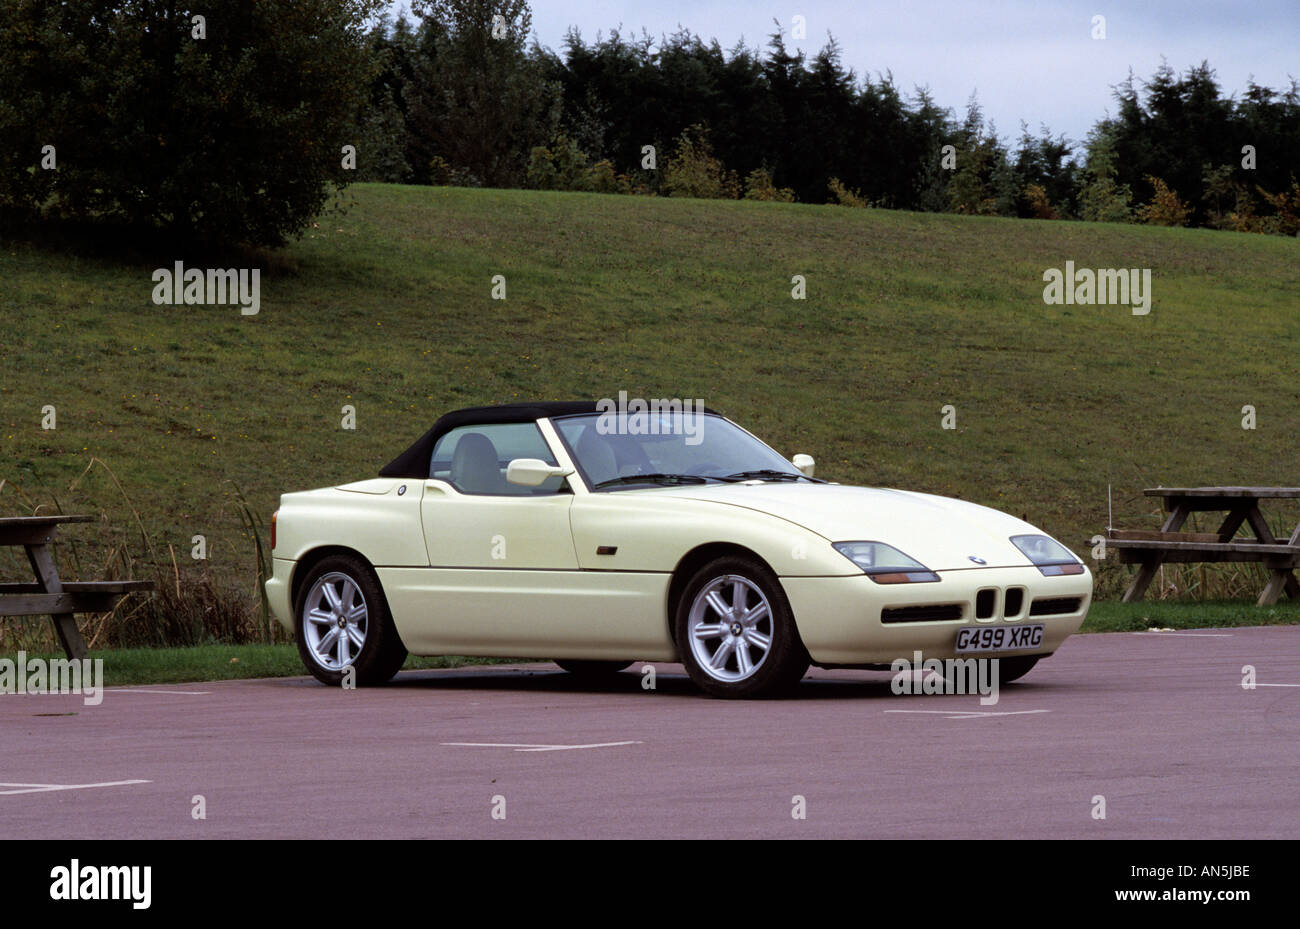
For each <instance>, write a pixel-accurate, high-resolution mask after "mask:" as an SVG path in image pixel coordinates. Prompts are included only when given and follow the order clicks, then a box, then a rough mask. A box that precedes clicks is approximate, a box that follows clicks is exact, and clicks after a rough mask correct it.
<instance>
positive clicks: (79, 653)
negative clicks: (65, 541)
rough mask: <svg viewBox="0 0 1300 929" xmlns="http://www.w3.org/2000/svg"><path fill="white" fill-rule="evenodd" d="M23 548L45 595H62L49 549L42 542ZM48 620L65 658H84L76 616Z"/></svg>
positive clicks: (63, 614) (62, 614) (69, 615)
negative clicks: (52, 624) (52, 625)
mask: <svg viewBox="0 0 1300 929" xmlns="http://www.w3.org/2000/svg"><path fill="white" fill-rule="evenodd" d="M25 547H26V549H27V560H28V562H29V563H30V564H31V566H32V572H33V573H34V574H35V575H36V581H37V583H39V584H40V585H41V587H42V588H43V589H44V590H45V592H46V593H50V594H58V593H63V584H62V582H60V581H59V571H58V568H57V567H55V564H54V558H53V557H52V556H51V555H50V547H49V546H48V545H46V544H45V543H43V542H42V543H37V544H31V545H27V546H25ZM50 619H51V620H52V621H53V623H54V631H55V632H56V633H58V636H59V642H60V643H61V644H62V645H63V651H64V652H65V653H66V654H67V656H68V657H69V658H75V659H78V660H80V659H82V658H85V657H86V656H87V655H88V654H89V652H88V650H87V649H86V641H85V640H84V639H83V638H82V637H81V631H80V630H79V629H77V618H76V616H75V615H74V614H72V613H59V614H57V615H54V616H51V617H50Z"/></svg>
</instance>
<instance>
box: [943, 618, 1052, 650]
mask: <svg viewBox="0 0 1300 929" xmlns="http://www.w3.org/2000/svg"><path fill="white" fill-rule="evenodd" d="M1042 644H1043V624H1042V623H1034V624H1033V625H1020V626H982V627H981V626H964V627H962V628H961V629H958V630H957V654H959V655H961V654H966V653H968V652H1009V651H1017V650H1019V649H1022V648H1038V647H1039V646H1040V645H1042Z"/></svg>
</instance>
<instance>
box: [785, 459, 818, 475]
mask: <svg viewBox="0 0 1300 929" xmlns="http://www.w3.org/2000/svg"><path fill="white" fill-rule="evenodd" d="M790 463H791V464H792V465H794V466H795V467H796V468H798V469H799V473H800V474H802V475H803V476H804V477H812V476H813V471H814V470H816V468H817V462H815V461H813V456H812V455H795V456H794V457H793V458H791V459H790Z"/></svg>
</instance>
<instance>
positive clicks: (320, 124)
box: [0, 0, 380, 245]
mask: <svg viewBox="0 0 1300 929" xmlns="http://www.w3.org/2000/svg"><path fill="white" fill-rule="evenodd" d="M379 4H380V0H209V2H206V3H205V4H203V6H202V10H201V13H196V15H201V16H202V17H203V19H202V21H201V22H200V21H197V20H196V18H195V15H191V11H190V9H189V5H188V4H174V3H169V4H159V3H156V2H150V0H63V2H60V3H57V4H51V3H46V2H41V0H6V2H5V3H3V4H0V209H3V210H5V211H6V212H8V213H10V214H13V213H21V214H23V215H26V216H28V217H31V216H34V215H47V216H49V215H60V216H68V217H75V218H79V219H86V220H93V221H101V222H111V223H114V224H122V225H125V226H127V227H129V228H133V229H136V230H141V231H143V230H146V229H163V230H166V232H167V233H168V235H169V236H170V237H172V238H175V239H180V238H183V239H198V240H205V241H213V242H226V243H233V242H245V243H251V244H256V245H278V244H281V243H283V242H284V241H285V239H286V238H287V237H288V236H291V235H293V234H296V233H298V232H300V231H301V230H302V229H304V228H305V227H306V226H307V224H308V223H309V222H310V221H311V220H312V218H313V217H314V216H316V215H317V214H318V213H319V212H320V211H321V209H322V208H323V207H324V206H325V204H326V202H327V200H328V199H329V197H330V195H331V194H332V193H333V192H334V191H336V190H338V189H340V188H342V187H343V186H344V185H346V184H347V183H348V182H349V181H350V180H352V175H351V173H350V172H349V171H348V170H347V169H346V168H345V167H344V165H343V153H342V149H343V146H344V145H347V144H353V145H355V144H357V142H358V130H357V124H356V120H357V113H358V111H359V109H360V106H361V104H362V100H363V95H364V92H365V86H366V81H367V80H368V78H369V71H370V58H369V56H368V54H367V52H366V49H365V35H364V31H363V29H364V24H365V22H366V21H367V19H368V18H369V17H370V16H371V15H372V14H373V13H374V12H375V10H376V9H377V8H378V6H379ZM200 26H201V27H202V28H201V29H200ZM45 146H52V147H53V149H52V152H53V158H54V159H55V164H56V167H54V168H53V169H46V168H45V167H42V166H40V165H39V164H38V162H40V161H41V159H42V152H43V151H45V152H49V151H50V150H49V149H45V148H44V147H45Z"/></svg>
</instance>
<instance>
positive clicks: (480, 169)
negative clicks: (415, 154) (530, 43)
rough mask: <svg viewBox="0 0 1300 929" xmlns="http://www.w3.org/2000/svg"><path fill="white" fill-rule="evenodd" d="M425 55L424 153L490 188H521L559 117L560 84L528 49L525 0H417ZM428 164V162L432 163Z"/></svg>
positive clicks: (411, 99) (416, 124) (421, 94)
mask: <svg viewBox="0 0 1300 929" xmlns="http://www.w3.org/2000/svg"><path fill="white" fill-rule="evenodd" d="M411 7H412V12H413V13H414V14H415V15H417V16H419V17H421V20H422V22H421V27H420V35H419V42H418V58H417V61H416V66H415V73H414V76H413V79H412V82H411V84H410V85H409V87H408V93H407V103H408V105H409V107H410V115H411V122H412V125H413V128H414V131H415V132H416V133H417V134H418V135H419V136H420V137H421V141H422V143H423V146H424V148H425V151H426V152H427V153H428V154H429V155H430V157H437V158H440V159H442V161H443V162H445V163H446V164H449V165H450V166H451V167H452V168H453V169H455V170H459V171H461V172H464V173H465V174H466V175H467V176H468V177H470V178H473V179H474V180H475V181H477V182H478V183H481V184H484V185H487V186H489V187H517V186H520V185H521V184H522V183H523V182H524V179H525V177H526V174H527V166H528V158H529V153H530V152H531V151H532V149H533V148H535V147H536V146H539V145H542V146H544V145H546V143H547V142H548V141H550V139H551V138H552V137H553V136H554V135H555V134H556V132H557V131H558V128H559V120H560V107H561V98H560V87H559V86H557V85H555V84H553V83H552V82H549V81H547V80H546V78H545V74H544V70H543V62H542V61H541V60H540V58H539V56H536V55H530V54H529V51H528V47H527V38H528V32H529V29H530V27H531V24H532V14H531V12H530V11H529V9H528V4H527V3H526V2H525V0H425V2H421V0H415V2H413V3H412V4H411ZM426 163H427V162H426Z"/></svg>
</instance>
